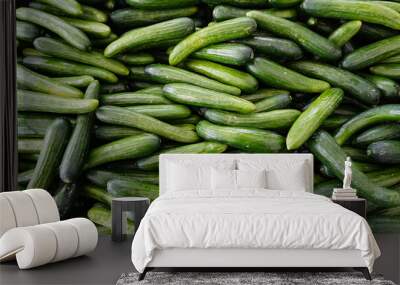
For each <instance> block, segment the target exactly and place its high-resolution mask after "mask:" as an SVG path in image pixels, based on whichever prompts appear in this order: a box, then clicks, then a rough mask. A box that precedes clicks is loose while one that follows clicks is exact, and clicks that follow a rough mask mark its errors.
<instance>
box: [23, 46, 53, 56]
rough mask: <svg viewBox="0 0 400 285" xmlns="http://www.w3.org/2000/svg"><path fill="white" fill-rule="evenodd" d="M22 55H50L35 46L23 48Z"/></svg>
mask: <svg viewBox="0 0 400 285" xmlns="http://www.w3.org/2000/svg"><path fill="white" fill-rule="evenodd" d="M22 55H23V56H41V57H46V56H48V55H47V54H44V53H42V52H40V51H38V50H37V49H34V48H24V49H23V50H22Z"/></svg>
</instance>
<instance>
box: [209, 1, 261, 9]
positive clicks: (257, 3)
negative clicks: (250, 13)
mask: <svg viewBox="0 0 400 285" xmlns="http://www.w3.org/2000/svg"><path fill="white" fill-rule="evenodd" d="M203 2H204V3H206V4H208V5H211V6H215V5H231V6H235V7H242V8H257V7H261V8H262V7H265V6H267V5H268V2H267V1H265V0H203Z"/></svg>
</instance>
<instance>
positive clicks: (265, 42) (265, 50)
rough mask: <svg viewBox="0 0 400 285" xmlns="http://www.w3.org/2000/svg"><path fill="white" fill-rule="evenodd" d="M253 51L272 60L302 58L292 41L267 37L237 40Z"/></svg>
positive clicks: (299, 49)
mask: <svg viewBox="0 0 400 285" xmlns="http://www.w3.org/2000/svg"><path fill="white" fill-rule="evenodd" d="M239 42H240V43H243V44H246V45H248V46H251V47H252V48H254V49H255V51H257V52H259V53H261V54H265V55H267V56H271V57H273V58H280V59H288V60H296V59H299V58H301V57H303V52H302V51H301V48H300V47H299V46H298V45H297V44H296V43H295V42H293V41H291V40H287V39H280V38H275V37H267V36H253V37H250V38H245V39H242V40H239Z"/></svg>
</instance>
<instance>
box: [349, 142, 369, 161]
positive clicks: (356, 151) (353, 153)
mask: <svg viewBox="0 0 400 285" xmlns="http://www.w3.org/2000/svg"><path fill="white" fill-rule="evenodd" d="M342 149H343V151H344V152H345V153H346V154H347V156H350V157H351V159H352V160H357V161H361V162H370V161H371V159H370V158H369V157H368V156H367V152H366V151H365V149H360V148H355V147H351V146H343V147H342Z"/></svg>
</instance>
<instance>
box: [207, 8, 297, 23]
mask: <svg viewBox="0 0 400 285" xmlns="http://www.w3.org/2000/svg"><path fill="white" fill-rule="evenodd" d="M250 11H252V9H243V8H236V7H232V6H226V5H218V6H215V7H214V9H213V19H214V20H215V21H217V22H220V21H225V20H229V19H233V18H239V17H246V13H247V12H250ZM260 11H261V12H263V13H267V14H271V15H274V16H277V17H281V18H295V17H296V16H297V12H296V10H295V9H284V10H283V9H275V8H272V9H264V10H260Z"/></svg>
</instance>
